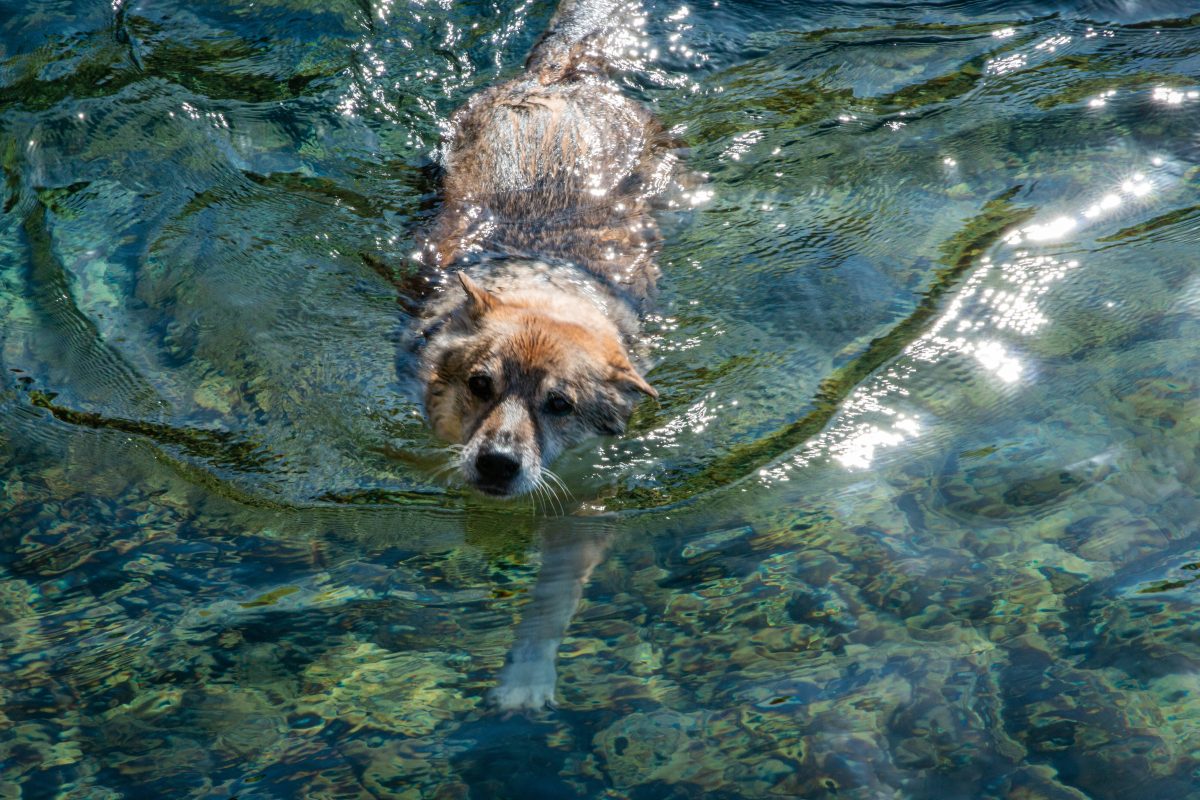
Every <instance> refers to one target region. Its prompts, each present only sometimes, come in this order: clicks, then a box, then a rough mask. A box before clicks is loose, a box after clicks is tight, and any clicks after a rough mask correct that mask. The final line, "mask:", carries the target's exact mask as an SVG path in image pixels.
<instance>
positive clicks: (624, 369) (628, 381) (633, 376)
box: [613, 364, 658, 400]
mask: <svg viewBox="0 0 1200 800" xmlns="http://www.w3.org/2000/svg"><path fill="white" fill-rule="evenodd" d="M613 380H615V381H616V382H617V383H619V384H624V385H625V386H628V387H629V388H630V389H636V390H637V391H639V392H641V393H642V394H644V395H647V396H649V397H652V398H654V399H655V400H657V399H658V390H657V389H655V388H654V387H653V386H651V385H650V384H649V383H647V381H646V379H645V378H643V377H642V376H641V375H639V374H638V371H637V370H636V369H634V368H633V365H632V364H625V365H622V366H620V367H618V368H617V374H616V376H615V377H614V379H613Z"/></svg>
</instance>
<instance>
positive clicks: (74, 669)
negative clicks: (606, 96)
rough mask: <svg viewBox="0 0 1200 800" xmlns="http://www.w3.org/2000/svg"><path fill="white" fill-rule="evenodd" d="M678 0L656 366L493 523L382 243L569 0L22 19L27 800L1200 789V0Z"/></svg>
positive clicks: (8, 571)
mask: <svg viewBox="0 0 1200 800" xmlns="http://www.w3.org/2000/svg"><path fill="white" fill-rule="evenodd" d="M646 9H647V21H646V32H645V43H644V46H643V49H642V50H641V51H639V53H638V54H637V55H636V56H633V57H631V60H630V62H629V63H628V64H626V65H625V66H626V69H625V71H624V72H623V73H622V75H621V80H622V82H623V84H624V85H625V87H626V89H627V91H628V92H629V93H630V94H631V95H633V96H635V97H637V98H639V99H640V100H641V101H642V102H644V103H646V104H647V105H648V106H649V107H650V108H652V109H653V110H654V112H655V113H656V114H657V115H658V116H659V117H660V119H662V120H663V122H664V124H665V125H666V126H667V127H669V128H672V129H674V130H675V132H676V133H677V135H678V136H679V138H680V140H681V141H682V142H684V143H685V144H686V149H684V150H683V151H681V156H682V157H683V158H684V160H685V162H686V164H687V167H688V169H689V170H690V171H691V172H692V173H694V180H695V184H696V185H697V186H700V187H702V188H703V191H704V192H707V193H711V197H710V198H709V199H708V200H707V201H706V202H704V203H702V204H700V205H698V206H697V207H695V208H688V209H678V208H677V209H671V208H668V209H664V210H663V212H662V218H661V222H662V225H663V228H664V232H665V242H664V248H663V251H662V253H661V255H660V257H659V263H660V264H661V266H662V268H663V273H664V277H663V280H662V283H661V296H660V298H659V302H658V306H657V309H656V311H655V314H654V315H653V316H652V317H651V318H650V319H648V320H647V336H648V338H649V341H650V344H651V349H652V352H653V356H654V363H655V366H654V368H653V370H652V371H651V372H650V378H651V380H652V381H653V382H654V384H655V385H656V386H657V388H658V389H659V391H660V393H661V397H660V400H659V402H657V403H645V404H643V406H642V407H641V408H640V409H639V411H638V413H637V415H636V416H635V418H634V420H633V424H632V426H631V432H630V435H629V436H627V437H625V438H624V439H621V440H608V441H602V442H593V443H591V444H590V445H588V446H586V447H583V448H580V449H579V450H577V451H575V452H573V453H571V454H569V455H568V456H566V457H565V458H564V459H563V460H562V461H560V462H559V464H558V465H557V467H558V468H559V469H558V471H559V472H560V473H561V474H563V476H564V477H565V478H566V479H567V481H568V484H569V486H570V487H571V492H570V494H567V493H562V494H560V495H559V496H558V497H557V498H555V499H554V501H553V502H550V501H543V502H540V503H533V502H529V501H517V502H511V503H500V502H494V501H488V500H484V499H481V498H479V497H477V496H474V495H472V494H470V493H469V492H466V491H464V490H463V489H462V488H461V487H459V486H457V485H455V484H454V483H453V481H448V480H447V479H445V478H443V477H442V475H443V474H444V470H443V469H442V467H443V466H444V465H445V462H446V454H445V451H444V448H443V445H442V444H441V443H439V442H437V441H436V440H434V439H433V438H432V437H431V436H430V434H429V433H428V431H427V430H426V428H425V425H424V423H423V421H422V417H421V408H420V404H419V398H420V391H419V387H418V386H417V384H416V382H415V376H414V374H413V355H412V351H411V349H410V348H411V344H412V332H411V328H410V317H409V316H408V313H409V312H408V310H407V309H408V308H409V304H408V303H406V302H404V300H405V298H399V299H400V301H401V302H397V300H398V298H397V296H396V292H395V290H394V289H393V286H392V284H391V283H390V282H389V281H388V280H386V279H385V277H383V276H381V274H380V271H381V270H382V271H385V272H386V271H391V272H392V273H393V274H396V275H403V274H406V273H407V272H409V271H411V269H412V265H411V261H410V260H409V254H410V253H411V252H412V251H413V249H414V248H415V246H416V241H417V236H418V234H419V232H420V230H421V229H422V227H423V226H424V225H425V224H427V223H428V221H429V220H430V219H431V218H432V216H433V215H434V214H435V213H436V211H437V207H438V206H437V202H438V193H437V186H438V174H437V164H436V147H437V142H438V138H439V133H440V131H441V130H442V129H443V127H444V126H445V124H446V122H447V119H448V117H449V115H450V113H451V112H452V111H453V110H454V109H455V108H456V107H457V106H458V105H459V104H461V103H462V102H463V101H464V100H465V98H467V97H469V96H470V95H471V94H472V93H474V92H476V91H478V90H480V89H481V88H483V87H486V86H488V85H491V84H493V83H494V82H496V81H497V80H500V79H503V78H505V77H508V76H511V75H514V74H516V73H517V71H518V70H519V68H520V63H521V61H522V59H523V58H524V55H525V53H526V52H527V51H528V49H529V47H530V46H531V44H532V43H533V41H534V40H535V39H536V37H537V35H538V34H539V33H540V32H541V31H542V30H543V29H544V28H545V26H546V23H547V21H548V19H549V17H550V15H551V13H552V12H553V3H549V2H534V3H529V2H527V3H479V2H452V0H442V1H440V2H434V0H411V1H410V2H408V3H402V2H384V1H383V0H361V1H360V2H346V3H315V2H311V0H269V1H268V2H255V3H253V4H251V3H241V2H239V3H233V2H230V3H220V2H205V3H200V4H192V3H181V2H176V1H175V0H172V1H171V2H158V3H149V2H144V3H125V2H121V0H114V2H111V3H110V2H108V0H103V1H100V2H91V0H76V1H75V2H34V3H28V4H17V3H0V164H2V166H3V171H4V183H3V187H2V188H0V204H2V207H3V213H2V214H0V363H2V366H3V375H4V378H3V383H2V384H0V480H2V481H3V484H2V485H3V492H2V494H0V515H2V516H0V797H4V798H9V797H13V798H16V797H21V798H41V797H62V798H118V797H130V798H143V797H144V798H161V797H170V798H177V797H178V798H182V797H219V798H231V797H235V796H236V797H238V798H242V799H243V800H247V799H248V798H264V799H265V798H292V797H392V796H395V797H403V798H416V797H430V798H467V797H470V798H502V797H511V798H534V797H547V798H557V797H588V798H593V797H606V798H638V799H639V800H648V799H650V798H688V797H697V798H698V797H706V798H708V797H712V798H757V797H805V798H823V797H829V798H832V797H839V798H842V797H850V798H881V797H886V798H892V797H898V798H925V797H929V798H981V797H998V798H999V797H1004V798H1087V797H1093V798H1109V797H1113V798H1117V797H1120V798H1129V797H1200V677H1198V676H1200V635H1198V632H1200V606H1198V604H1197V588H1198V587H1197V586H1193V585H1192V584H1193V582H1194V581H1195V579H1196V578H1197V577H1200V527H1198V523H1197V520H1200V499H1198V494H1200V379H1198V378H1197V376H1200V247H1198V246H1197V241H1198V239H1200V181H1198V176H1200V17H1198V16H1196V12H1195V8H1194V7H1192V6H1190V5H1189V4H1187V3H1183V2H1138V1H1137V0H1130V1H1129V2H1094V3H1079V4H1074V5H1071V4H1051V3H1013V4H1004V6H1003V7H1001V4H995V3H984V2H970V0H963V1H962V2H947V3H912V4H910V3H903V4H899V3H878V2H877V3H867V2H844V3H836V4H808V3H793V4H784V3H749V2H732V0H722V2H720V3H711V2H710V3H705V4H696V5H684V4H680V3H657V2H650V3H648V4H647V6H646ZM381 265H382V266H381ZM589 570H590V577H587V576H588V572H589ZM585 578H586V585H584V581H585ZM576 600H578V606H577V607H576ZM564 631H565V633H564ZM559 639H561V640H562V641H561V646H557V647H556V645H557V644H558V640H559ZM538 647H541V648H542V651H543V653H545V652H549V654H550V657H549V659H548V661H549V663H550V664H551V665H552V666H551V668H550V670H551V672H550V678H549V680H550V681H551V683H552V684H554V682H555V678H554V673H555V671H556V673H557V678H556V684H555V697H556V699H557V707H556V708H545V709H535V710H524V711H519V712H517V713H504V712H503V711H502V710H499V709H497V708H496V707H495V705H494V703H495V701H496V698H497V697H498V696H501V695H499V694H498V690H497V687H498V686H500V687H501V688H503V687H504V686H505V685H512V684H513V682H514V681H516V682H517V683H519V682H520V680H529V676H527V675H526V676H524V678H522V677H521V675H520V670H519V669H514V667H519V665H520V663H521V661H520V654H521V653H523V652H526V651H527V650H529V649H531V648H532V649H537V648H538ZM510 654H512V655H511V656H510ZM507 657H511V658H513V659H515V663H514V665H512V666H510V667H507V668H506V666H505V664H506V658H507ZM546 661H547V660H546V659H543V661H542V664H543V666H544V665H545V663H546ZM540 678H541V680H542V684H543V685H544V684H545V681H546V680H547V679H546V676H545V675H544V674H543V675H541V676H540ZM506 682H507V684H506Z"/></svg>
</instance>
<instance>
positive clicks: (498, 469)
mask: <svg viewBox="0 0 1200 800" xmlns="http://www.w3.org/2000/svg"><path fill="white" fill-rule="evenodd" d="M475 469H476V470H477V471H478V472H479V478H480V480H481V481H483V482H484V483H488V484H492V485H494V486H504V485H506V484H508V482H509V481H511V480H512V479H513V478H515V477H516V475H517V473H518V472H520V471H521V462H520V461H518V460H517V459H515V458H513V457H512V456H511V455H509V454H508V453H500V452H497V451H495V450H489V451H487V452H485V453H480V454H479V457H478V458H476V459H475Z"/></svg>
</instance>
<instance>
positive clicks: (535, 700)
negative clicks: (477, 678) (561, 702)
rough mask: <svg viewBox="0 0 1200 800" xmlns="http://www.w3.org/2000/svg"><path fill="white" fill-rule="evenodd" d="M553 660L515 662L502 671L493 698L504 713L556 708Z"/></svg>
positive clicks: (556, 677) (494, 703)
mask: <svg viewBox="0 0 1200 800" xmlns="http://www.w3.org/2000/svg"><path fill="white" fill-rule="evenodd" d="M557 680H558V675H557V674H556V673H555V670H554V662H553V661H514V662H513V663H511V664H509V665H508V666H506V667H505V668H504V669H502V670H500V682H499V683H498V684H497V685H496V688H495V689H492V691H491V694H490V695H489V698H490V699H491V701H492V704H493V705H494V706H496V708H498V709H500V710H501V711H540V710H541V709H543V708H545V707H547V706H553V705H554V684H555V683H556V682H557Z"/></svg>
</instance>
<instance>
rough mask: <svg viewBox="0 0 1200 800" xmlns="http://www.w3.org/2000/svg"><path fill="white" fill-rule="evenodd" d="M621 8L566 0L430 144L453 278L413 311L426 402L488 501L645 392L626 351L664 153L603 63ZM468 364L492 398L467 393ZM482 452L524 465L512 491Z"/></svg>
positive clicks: (599, 430)
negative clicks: (521, 54)
mask: <svg viewBox="0 0 1200 800" xmlns="http://www.w3.org/2000/svg"><path fill="white" fill-rule="evenodd" d="M622 10H625V11H626V12H628V6H627V4H625V3H622V2H612V0H597V2H593V3H588V4H580V3H576V2H567V3H564V5H563V6H562V7H560V9H559V12H558V13H557V14H556V16H555V19H554V20H553V21H552V25H551V30H550V32H549V33H548V34H547V35H546V36H545V37H543V39H542V41H541V42H540V43H539V44H538V46H537V47H536V48H535V50H534V52H533V54H532V55H531V56H530V58H529V61H528V62H527V65H526V71H525V72H524V73H523V74H522V75H521V76H520V77H518V78H515V79H513V80H510V81H508V82H506V83H503V84H500V85H498V86H495V87H492V88H490V89H488V90H486V91H484V92H481V93H480V94H478V95H476V96H475V97H472V98H471V100H470V101H469V102H468V103H467V104H466V106H465V107H463V108H462V109H460V110H459V111H458V112H457V113H456V114H455V115H454V116H453V119H452V130H453V134H452V135H450V136H449V137H448V138H447V140H446V141H445V142H444V145H443V156H444V166H445V177H444V185H443V189H444V205H443V208H442V211H441V213H440V214H439V215H438V217H437V219H436V221H435V223H434V225H433V227H432V231H431V236H430V238H429V241H428V243H427V245H426V247H425V258H426V260H427V263H429V264H430V265H432V266H434V267H436V268H437V270H438V271H439V273H440V274H441V275H445V276H447V277H448V276H449V275H450V274H452V273H453V272H456V271H457V272H458V276H459V280H445V281H443V289H442V291H441V294H440V295H439V296H437V297H436V298H435V299H434V300H433V301H431V302H430V303H429V305H428V307H427V309H426V314H425V319H424V320H423V325H424V329H425V330H426V332H427V334H426V336H427V340H428V341H427V345H426V347H425V349H424V352H423V358H422V377H423V379H424V381H425V385H426V397H425V401H426V410H427V413H428V416H429V420H430V423H431V424H432V426H433V428H434V430H435V431H436V432H437V434H438V435H439V436H441V437H442V438H443V439H446V440H447V441H450V442H454V443H457V444H461V445H463V449H462V453H461V457H460V471H461V473H462V475H463V477H464V478H465V479H466V480H467V481H468V482H469V483H472V484H474V485H475V486H477V487H479V488H483V489H485V490H487V491H490V492H491V493H493V494H521V493H524V492H529V491H533V490H535V489H536V488H537V487H538V486H539V485H540V482H541V481H542V480H543V477H542V471H543V468H545V467H546V466H547V465H548V464H549V463H550V462H551V461H553V460H554V459H555V458H556V457H557V456H558V455H559V454H560V453H561V452H562V451H563V450H564V449H566V448H567V447H569V446H571V445H572V444H575V443H576V442H579V441H581V440H583V439H585V438H587V437H589V436H592V435H597V434H600V435H613V434H618V433H621V432H622V431H623V430H624V428H625V424H626V421H627V420H628V418H629V415H630V414H631V413H632V410H633V407H634V405H635V404H636V402H637V399H638V397H639V396H640V395H643V394H645V395H652V396H653V395H655V392H654V390H653V389H652V388H651V387H650V386H649V384H647V383H646V381H645V379H644V378H643V377H642V376H641V374H640V373H639V371H638V369H637V367H636V365H635V364H634V360H633V356H634V354H635V352H636V344H637V340H638V335H639V330H638V313H639V312H640V310H641V309H642V308H643V306H644V304H645V303H646V302H647V300H648V299H649V298H650V297H651V295H652V293H653V290H654V286H655V282H656V280H657V277H658V269H657V267H656V265H655V264H654V251H655V246H656V242H657V239H658V230H657V227H656V226H655V224H654V221H653V219H652V218H651V217H650V213H649V212H650V202H651V200H652V198H653V197H654V196H655V195H657V194H659V193H660V192H661V191H662V190H663V188H664V187H665V186H666V184H667V183H668V181H669V179H670V175H671V172H672V164H673V162H674V158H673V156H671V154H670V153H669V151H668V147H667V142H666V139H665V137H664V135H663V132H662V130H661V128H660V127H659V125H658V124H657V122H656V121H655V120H654V119H653V117H652V116H651V115H650V114H649V112H647V111H646V110H645V109H644V108H642V107H641V106H639V105H638V104H637V103H635V102H633V101H631V100H630V99H628V98H626V97H625V96H624V95H622V94H621V92H620V90H619V88H618V87H617V85H616V84H615V83H613V82H612V81H611V80H610V79H609V78H608V77H607V76H606V75H605V73H604V69H605V67H606V65H607V63H608V56H607V55H606V54H607V53H610V52H612V51H613V50H614V49H615V48H616V47H617V46H618V45H619V43H620V36H621V31H620V30H619V29H617V28H612V27H608V26H611V25H612V22H611V20H615V19H622V18H623V17H622V16H621V14H620V13H618V12H620V11H622ZM480 375H483V376H486V377H487V379H488V380H489V381H490V383H491V385H492V386H493V387H494V389H495V392H494V394H490V395H489V396H486V397H482V396H480V395H479V393H478V392H475V391H472V389H471V388H470V383H469V381H470V380H471V379H472V377H473V376H480ZM553 398H562V399H564V400H565V401H566V402H567V403H568V404H569V405H570V407H571V409H572V410H571V413H569V414H559V413H554V412H553V411H552V410H551V409H552V408H553V403H552V402H551V401H552V399H553ZM555 402H557V401H555ZM488 453H492V454H499V455H501V456H503V457H505V458H508V457H511V458H512V459H517V460H519V462H520V471H519V473H518V474H517V475H516V477H515V478H514V479H513V480H512V481H511V483H510V484H501V483H497V482H495V481H490V482H489V479H488V476H487V475H484V474H481V472H480V467H479V463H480V462H479V461H478V460H479V458H480V457H481V456H482V455H485V454H488Z"/></svg>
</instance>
